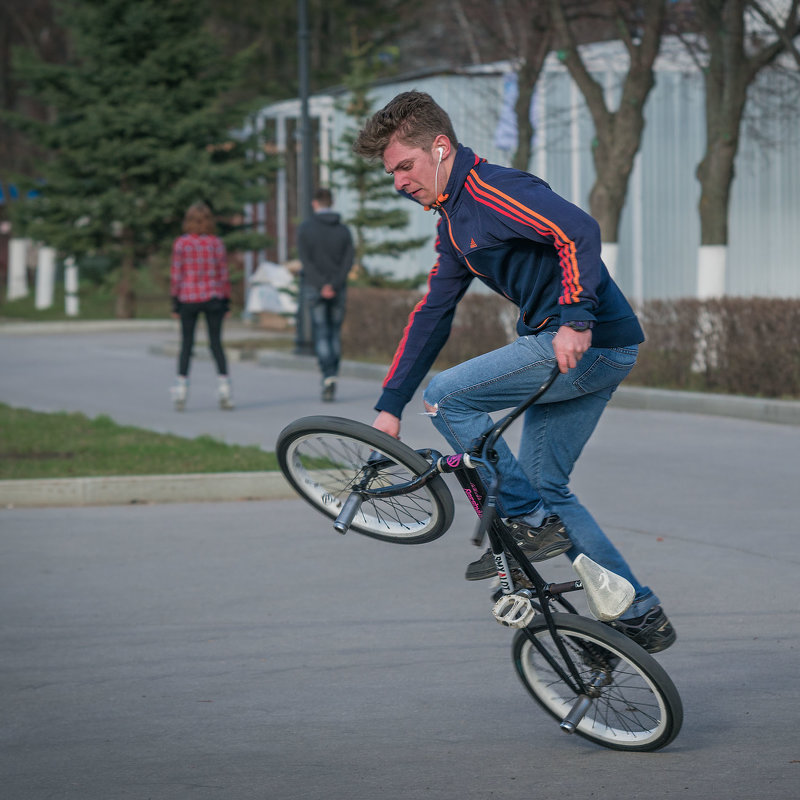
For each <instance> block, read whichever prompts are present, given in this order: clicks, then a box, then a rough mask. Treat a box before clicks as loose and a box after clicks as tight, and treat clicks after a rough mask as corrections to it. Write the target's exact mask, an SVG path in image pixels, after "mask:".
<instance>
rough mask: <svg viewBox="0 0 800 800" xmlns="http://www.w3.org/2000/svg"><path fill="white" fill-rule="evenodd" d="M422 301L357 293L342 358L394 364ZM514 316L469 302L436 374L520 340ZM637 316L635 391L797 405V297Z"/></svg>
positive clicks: (484, 298)
mask: <svg viewBox="0 0 800 800" xmlns="http://www.w3.org/2000/svg"><path fill="white" fill-rule="evenodd" d="M421 296H422V295H421V293H420V292H418V291H400V290H393V289H379V288H364V287H351V288H350V290H349V293H348V309H347V317H346V319H345V325H344V329H343V332H342V346H343V350H344V355H345V357H346V358H355V359H365V360H379V361H385V362H386V363H389V361H390V360H391V358H392V356H393V354H394V351H395V348H396V347H397V343H398V342H399V340H400V338H401V337H402V335H403V330H404V328H405V326H406V323H407V321H408V315H409V313H410V312H411V311H412V309H413V308H414V305H415V304H416V303H417V302H418V301H419V300H420V298H421ZM516 316H517V312H516V308H515V307H514V306H513V305H512V304H511V303H509V302H508V301H506V300H504V299H503V298H501V297H499V296H497V295H488V294H487V295H484V294H469V295H467V296H466V297H465V298H464V299H463V300H462V302H461V303H460V304H459V307H458V310H457V312H456V317H455V320H454V322H453V332H452V334H451V336H450V339H449V341H448V342H447V345H446V346H445V348H444V350H443V351H442V353H441V355H440V357H439V359H438V361H437V362H436V365H435V366H436V368H438V369H443V368H445V367H448V366H452V365H453V364H457V363H460V362H461V361H464V360H465V359H468V358H472V357H474V356H477V355H480V354H482V353H485V352H488V351H489V350H494V349H495V348H497V347H502V346H503V345H504V344H507V343H508V342H509V341H511V340H512V339H513V338H514V336H515V335H516V334H515V324H516ZM639 317H640V319H641V322H642V326H643V327H644V329H645V335H646V337H647V340H646V341H645V343H644V344H643V345H642V347H641V350H640V356H639V362H638V363H637V365H636V367H635V368H634V370H633V372H632V373H631V375H630V377H629V378H628V381H627V382H628V383H629V384H635V385H639V386H648V387H654V388H666V389H689V390H693V391H702V392H719V393H725V394H741V395H750V396H755V397H777V398H790V399H796V398H800V300H781V299H770V298H734V297H731V298H723V299H719V300H709V301H704V302H703V301H699V300H693V299H682V300H652V301H648V302H646V303H644V305H643V306H642V308H641V309H640V310H639Z"/></svg>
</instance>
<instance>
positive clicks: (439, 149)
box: [436, 147, 444, 161]
mask: <svg viewBox="0 0 800 800" xmlns="http://www.w3.org/2000/svg"><path fill="white" fill-rule="evenodd" d="M436 149H437V150H438V151H439V161H441V160H442V158H443V157H444V147H437V148H436Z"/></svg>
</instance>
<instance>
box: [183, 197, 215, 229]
mask: <svg viewBox="0 0 800 800" xmlns="http://www.w3.org/2000/svg"><path fill="white" fill-rule="evenodd" d="M216 229H217V226H216V223H215V222H214V215H213V214H212V213H211V209H210V208H209V207H208V206H207V205H206V204H205V203H192V205H190V206H189V208H188V210H187V211H186V214H185V215H184V217H183V232H184V233H194V234H197V235H198V236H204V235H205V236H211V235H212V234H213V233H214V232H215V231H216Z"/></svg>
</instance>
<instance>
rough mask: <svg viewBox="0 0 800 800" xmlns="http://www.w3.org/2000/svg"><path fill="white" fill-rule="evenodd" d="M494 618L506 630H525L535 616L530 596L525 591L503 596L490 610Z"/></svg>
mask: <svg viewBox="0 0 800 800" xmlns="http://www.w3.org/2000/svg"><path fill="white" fill-rule="evenodd" d="M492 614H493V616H494V618H495V619H496V620H497V621H498V622H499V623H500V624H501V625H505V626H506V627H508V628H526V627H527V626H528V625H530V624H531V621H532V620H533V618H534V617H535V616H536V609H535V608H534V607H533V604H532V603H531V594H530V592H529V591H527V590H526V589H523V590H522V591H521V592H514V593H513V594H504V595H503V596H502V597H501V598H500V599H499V600H498V601H497V602H496V603H495V604H494V607H493V608H492Z"/></svg>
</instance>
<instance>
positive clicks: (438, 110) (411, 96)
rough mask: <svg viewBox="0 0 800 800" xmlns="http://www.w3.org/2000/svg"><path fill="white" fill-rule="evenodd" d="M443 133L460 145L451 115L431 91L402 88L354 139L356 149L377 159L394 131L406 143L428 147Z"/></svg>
mask: <svg viewBox="0 0 800 800" xmlns="http://www.w3.org/2000/svg"><path fill="white" fill-rule="evenodd" d="M442 133H443V134H444V135H445V136H447V138H448V139H449V140H450V144H451V145H452V146H453V147H456V146H457V145H458V139H457V138H456V133H455V131H454V130H453V123H452V122H451V121H450V117H449V116H448V115H447V112H446V111H445V110H444V109H443V108H442V107H441V106H440V105H438V104H437V103H436V102H435V101H434V99H433V98H432V97H431V96H430V95H429V94H426V93H425V92H403V93H402V94H398V95H397V97H395V98H394V99H393V100H390V101H389V102H388V103H387V104H386V105H385V106H384V107H383V108H382V109H381V110H380V111H377V112H376V113H375V114H373V115H372V117H370V119H369V120H367V123H366V125H365V126H364V128H363V130H362V131H361V132H360V133H359V134H358V137H357V138H356V140H355V142H354V143H353V152H354V153H355V154H356V155H359V156H362V157H363V158H368V159H373V160H377V159H381V158H383V151H384V150H385V149H386V148H387V147H388V146H389V140H390V139H391V138H392V136H394V135H395V134H397V139H398V140H399V141H400V142H402V143H403V144H405V145H408V146H410V147H421V148H423V149H427V148H429V147H431V146H432V145H433V140H434V139H435V138H436V137H437V136H439V135H440V134H442Z"/></svg>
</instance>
